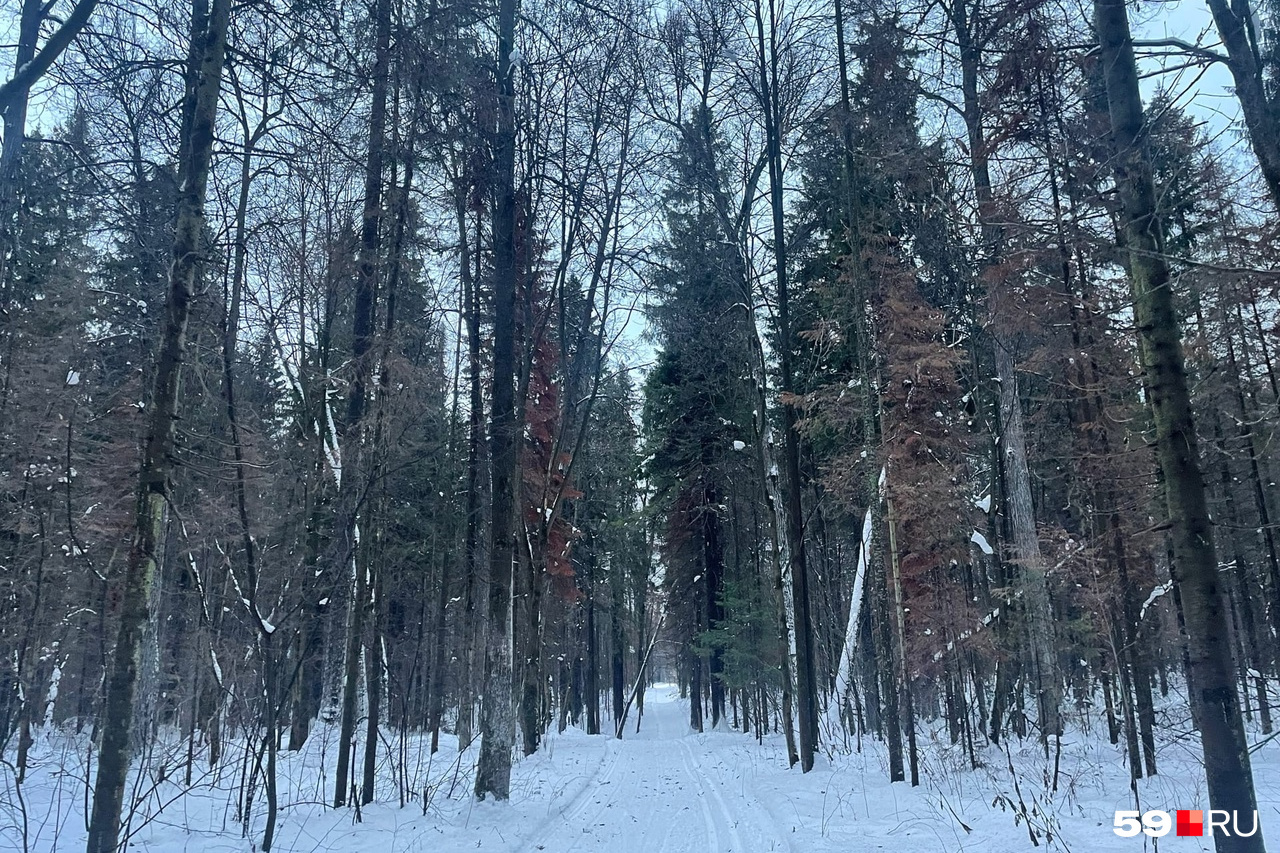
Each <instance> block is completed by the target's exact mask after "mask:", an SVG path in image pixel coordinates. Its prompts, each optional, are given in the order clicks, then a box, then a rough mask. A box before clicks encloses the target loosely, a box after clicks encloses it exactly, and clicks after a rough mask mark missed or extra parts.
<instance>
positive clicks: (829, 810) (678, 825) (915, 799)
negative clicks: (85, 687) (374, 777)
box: [0, 685, 1280, 853]
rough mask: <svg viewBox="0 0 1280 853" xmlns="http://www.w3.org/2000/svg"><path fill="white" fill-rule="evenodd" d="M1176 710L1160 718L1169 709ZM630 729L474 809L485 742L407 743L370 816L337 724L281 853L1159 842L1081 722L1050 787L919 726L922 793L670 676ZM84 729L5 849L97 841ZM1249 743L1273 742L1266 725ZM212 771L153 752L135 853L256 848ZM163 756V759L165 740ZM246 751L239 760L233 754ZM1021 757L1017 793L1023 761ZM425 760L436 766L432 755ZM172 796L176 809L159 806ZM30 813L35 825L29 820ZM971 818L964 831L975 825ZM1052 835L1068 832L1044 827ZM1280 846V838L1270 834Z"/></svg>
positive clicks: (574, 752)
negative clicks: (154, 783)
mask: <svg viewBox="0 0 1280 853" xmlns="http://www.w3.org/2000/svg"><path fill="white" fill-rule="evenodd" d="M1184 703H1185V699H1181V698H1179V696H1177V695H1175V696H1171V697H1170V699H1169V700H1168V703H1167V704H1168V707H1167V708H1165V709H1163V710H1162V711H1161V714H1162V715H1166V716H1167V719H1168V723H1169V725H1170V728H1171V731H1172V732H1174V734H1173V735H1172V736H1165V737H1162V746H1161V751H1160V756H1161V758H1160V760H1161V774H1160V775H1159V776H1156V777H1152V778H1151V779H1146V780H1143V781H1142V782H1141V783H1140V791H1141V800H1142V807H1143V808H1158V809H1164V810H1172V809H1175V808H1188V807H1196V808H1198V807H1201V806H1203V805H1204V804H1205V794H1204V776H1203V770H1201V769H1200V765H1199V761H1200V759H1199V748H1198V744H1197V743H1196V742H1195V741H1194V739H1193V738H1188V737H1186V736H1183V735H1177V734H1176V732H1177V731H1179V730H1180V729H1181V728H1185V727H1186V722H1185V720H1184V719H1183V717H1182V716H1180V715H1182V714H1185V711H1184V710H1183V709H1184V708H1185V704H1184ZM1164 718H1165V716H1162V719H1164ZM632 719H633V725H632V726H631V727H629V728H628V730H627V732H626V734H625V736H624V738H623V739H622V740H617V739H614V738H612V737H610V736H608V735H603V736H598V737H588V736H586V735H585V734H584V733H582V732H581V731H579V730H577V729H570V730H568V731H566V732H564V733H561V734H556V733H552V734H550V735H549V736H548V738H547V739H546V741H545V742H544V745H543V748H542V749H540V750H539V751H538V752H537V753H536V754H535V755H533V756H530V757H528V758H519V759H517V760H516V762H515V765H514V766H513V768H512V787H511V799H510V800H509V801H507V802H502V803H497V802H492V801H486V802H476V801H475V799H474V798H473V797H472V796H471V794H470V787H471V775H470V767H471V766H472V765H473V762H474V757H473V756H474V751H469V752H468V753H467V754H465V755H463V756H462V757H461V758H462V762H461V765H460V766H459V765H458V764H457V761H458V755H457V752H456V749H455V748H454V746H453V744H452V742H449V741H445V742H442V743H441V751H440V753H439V755H437V756H436V757H434V758H432V757H430V756H429V754H428V752H427V751H426V749H427V748H428V747H429V739H426V738H416V739H413V740H412V742H411V743H410V744H409V752H408V753H407V754H406V757H405V760H407V761H408V762H409V770H410V771H411V775H412V777H413V780H414V781H413V783H412V784H413V785H414V788H413V789H414V790H416V791H419V792H421V791H423V790H424V786H425V789H426V790H429V791H432V792H434V793H433V795H432V798H431V804H430V808H429V810H428V812H427V813H426V814H423V812H422V804H421V799H420V797H421V793H419V794H415V796H417V797H419V799H418V800H417V801H416V802H414V801H410V802H409V803H408V804H407V806H406V807H405V808H399V807H398V799H399V797H398V791H397V789H396V787H395V784H394V781H393V780H394V773H393V772H392V767H391V766H390V764H388V762H393V758H392V756H391V755H389V754H386V753H384V754H383V756H382V757H381V759H380V762H381V763H383V767H382V770H381V775H380V780H381V781H380V784H379V791H378V801H377V802H375V803H374V804H372V805H369V806H366V807H365V808H364V809H363V819H362V821H361V822H359V823H357V822H356V818H355V812H354V811H352V810H350V809H345V808H344V809H332V808H329V807H328V806H327V804H326V802H325V800H326V799H327V796H326V792H327V791H328V786H329V776H330V773H331V771H330V770H329V769H328V766H329V764H330V763H331V761H330V760H329V759H331V757H332V755H331V753H332V740H333V737H332V735H334V734H335V732H333V731H332V730H331V729H330V728H326V727H318V728H317V729H316V732H315V734H314V735H313V736H312V738H311V739H310V740H309V741H308V742H307V744H306V746H305V747H304V749H303V750H302V751H300V752H296V753H289V752H282V753H281V770H280V783H281V786H282V787H281V800H280V801H281V809H280V825H279V832H278V835H277V838H276V845H275V848H274V853H426V851H430V853H464V851H471V850H479V851H481V853H485V852H486V851H488V853H529V851H547V853H575V851H576V853H800V851H804V853H850V852H851V851H852V853H1023V851H1026V853H1040V851H1043V853H1082V851H1084V852H1085V853H1139V852H1140V851H1143V850H1146V851H1150V850H1152V849H1154V846H1153V845H1151V844H1150V841H1149V839H1148V840H1147V843H1146V844H1144V843H1143V841H1144V840H1143V839H1140V838H1139V839H1129V838H1118V837H1116V836H1115V834H1114V833H1113V832H1112V830H1111V826H1112V816H1113V814H1114V811H1115V810H1116V809H1131V808H1133V807H1134V806H1133V799H1132V794H1131V792H1130V791H1129V789H1128V772H1127V771H1126V770H1125V768H1124V764H1123V744H1121V745H1118V746H1115V745H1111V744H1110V743H1108V742H1107V737H1106V733H1105V731H1103V732H1101V733H1099V732H1098V731H1097V730H1096V729H1094V730H1087V731H1084V732H1079V731H1074V732H1072V733H1071V735H1070V736H1069V737H1068V738H1067V740H1066V744H1065V748H1064V752H1063V756H1062V774H1063V775H1062V778H1061V786H1060V791H1059V792H1057V793H1056V794H1055V793H1051V792H1049V791H1047V790H1046V784H1047V777H1045V776H1044V773H1043V771H1044V767H1043V758H1042V757H1041V755H1040V750H1039V745H1038V743H1036V742H1035V740H1034V739H1029V740H1027V741H1025V742H1020V743H1016V744H1014V746H1013V753H1012V756H1007V755H1006V754H1005V753H1004V752H1003V748H995V747H986V748H984V749H983V750H980V752H979V758H980V761H981V764H982V766H981V768H980V769H978V770H971V769H969V767H968V758H967V755H966V754H965V752H964V750H963V748H962V747H960V746H956V745H950V744H948V742H947V740H946V731H945V729H935V730H927V729H926V730H925V731H923V732H922V735H923V736H922V750H921V759H922V783H923V784H922V785H921V786H920V787H919V788H911V787H909V786H907V785H906V784H896V785H891V784H889V783H888V781H887V778H886V764H885V760H886V759H885V755H884V751H883V745H881V744H877V743H875V742H874V741H872V740H870V739H868V740H867V741H866V742H865V744H864V745H865V751H864V752H862V753H856V754H852V755H840V754H836V755H833V756H828V755H825V754H823V755H819V756H818V759H817V762H816V764H815V767H814V770H813V772H811V773H807V774H801V773H800V772H799V768H790V769H788V767H787V761H786V751H785V746H784V744H783V740H782V736H781V735H780V734H778V733H777V732H773V733H770V734H769V735H767V736H766V737H765V738H764V742H763V744H760V743H757V741H756V738H755V736H754V735H752V736H748V735H745V734H744V733H742V732H741V731H734V730H732V729H729V728H728V727H725V726H722V728H721V729H720V730H717V731H708V732H706V733H697V732H694V731H692V729H691V728H690V726H689V722H688V719H689V706H688V702H687V701H686V700H683V699H680V698H679V695H678V693H677V691H676V690H675V689H674V688H673V687H672V686H671V685H662V686H659V687H655V688H652V689H651V690H650V691H648V696H647V701H646V703H645V713H644V715H643V717H642V719H641V725H640V731H639V732H636V731H634V719H635V718H634V717H633V718H632ZM85 737H86V735H83V734H82V735H74V734H72V733H70V732H62V731H60V730H46V731H42V732H41V733H40V736H39V737H38V738H37V742H36V744H35V745H34V748H33V753H32V755H33V764H32V770H31V777H30V778H29V780H28V782H27V783H26V784H25V785H24V787H23V790H24V792H25V794H24V799H23V801H22V805H20V804H19V802H18V799H17V797H16V796H15V793H16V792H15V790H14V789H13V786H12V777H11V776H9V775H6V773H5V771H4V768H3V767H0V850H7V849H15V850H20V849H22V848H21V844H20V839H21V832H22V830H21V827H22V825H23V823H24V821H25V822H26V825H27V834H28V842H29V849H30V850H31V851H32V853H63V851H74V850H77V849H83V847H84V818H83V814H82V812H83V808H84V805H85V803H86V802H87V800H86V799H85V789H84V787H83V779H84V778H85V767H84V758H85V755H86V754H87V742H86V740H85ZM1251 737H1254V738H1257V737H1258V734H1257V732H1254V733H1253V734H1252V735H1251ZM1260 747H1261V748H1260V750H1259V752H1258V754H1257V755H1256V756H1255V761H1254V772H1255V777H1256V781H1257V785H1258V793H1259V800H1260V802H1259V811H1260V813H1261V816H1262V823H1263V827H1264V832H1265V831H1266V829H1267V828H1268V824H1271V828H1272V833H1271V834H1272V835H1273V836H1274V835H1275V827H1274V824H1275V820H1276V817H1277V815H1280V760H1277V758H1280V754H1278V753H1280V742H1276V741H1271V742H1267V743H1266V744H1263V745H1260ZM227 749H228V751H227V753H226V757H225V758H224V761H223V762H222V763H221V764H220V765H219V766H218V768H217V769H216V770H214V771H209V770H207V769H205V767H204V766H202V767H201V768H199V770H200V772H198V773H197V774H196V776H197V783H196V786H195V787H193V788H192V789H191V790H190V791H189V792H186V793H183V791H182V790H181V787H180V785H179V784H178V783H177V782H176V781H175V780H176V779H177V777H178V776H179V775H180V774H178V773H177V772H176V770H175V768H178V767H180V766H181V757H182V755H183V754H184V752H185V744H184V743H182V741H181V739H180V738H179V739H177V740H176V741H174V742H173V743H170V744H168V746H167V747H166V748H165V750H158V751H157V753H156V754H155V756H153V757H150V758H143V759H140V760H139V761H138V762H137V763H136V765H135V770H137V771H139V772H143V773H146V774H147V776H146V777H144V778H143V780H142V786H141V787H140V788H138V789H134V788H133V787H132V786H131V790H139V791H145V790H146V789H147V788H148V786H149V785H150V784H151V783H150V782H148V781H147V779H148V778H154V774H155V773H156V772H157V769H159V768H165V767H167V769H168V773H169V775H168V777H167V781H164V782H162V783H159V785H158V787H156V788H155V789H154V791H152V792H151V793H149V794H146V795H145V797H144V800H145V802H144V804H143V810H144V812H145V814H139V815H137V816H135V819H134V821H133V827H134V829H135V830H136V832H137V834H136V835H135V836H134V837H133V838H131V840H130V845H129V850H130V851H131V853H133V851H136V853H179V852H180V851H182V852H183V853H185V852H186V851H192V853H222V851H227V853H254V851H256V850H257V849H258V842H260V840H261V833H262V829H263V825H264V815H263V811H262V802H261V792H259V795H258V797H257V799H256V800H255V806H254V813H253V817H252V820H251V821H250V826H249V827H248V828H247V832H245V830H244V828H242V827H241V825H240V824H239V823H238V822H237V821H236V819H235V801H236V798H237V796H239V795H240V794H241V793H242V792H241V790H240V788H239V783H238V778H239V777H238V773H239V771H240V770H241V769H242V767H243V762H244V755H243V742H242V741H229V742H228V744H227ZM166 750H167V754H166V755H161V753H162V752H166ZM237 756H239V757H237ZM1010 757H1011V758H1012V760H1013V762H1014V763H1015V764H1016V765H1017V767H1018V778H1019V784H1020V786H1021V788H1020V791H1021V795H1019V794H1018V792H1017V791H1015V789H1014V787H1013V786H1012V784H1011V779H1010V778H1009V775H1008V773H1007V770H1006V768H1007V766H1008V761H1009V760H1010ZM424 761H425V762H426V765H425V766H424V764H423V762H424ZM1019 796H1022V797H1025V799H1026V802H1027V807H1028V808H1030V809H1031V810H1032V813H1031V816H1030V817H1031V820H1032V821H1033V822H1034V823H1035V825H1036V828H1037V831H1038V833H1039V844H1040V847H1039V850H1038V851H1037V849H1036V847H1034V846H1033V845H1032V843H1031V841H1030V839H1029V838H1028V830H1027V826H1026V816H1025V815H1024V816H1022V817H1021V818H1020V817H1019V816H1018V815H1017V814H1015V811H1014V803H1015V802H1016V801H1017V799H1018V798H1019ZM161 805H162V807H161ZM24 814H25V817H24ZM962 822H963V823H962ZM1046 831H1051V832H1052V836H1053V838H1052V841H1050V840H1049V839H1048V838H1047V837H1046V836H1045V832H1046ZM1274 843H1275V842H1274V841H1273V844H1274ZM1211 845H1212V842H1211V841H1209V839H1203V838H1175V837H1173V836H1172V835H1170V836H1166V837H1165V838H1162V839H1160V844H1159V850H1160V853H1208V851H1209V850H1210V849H1211Z"/></svg>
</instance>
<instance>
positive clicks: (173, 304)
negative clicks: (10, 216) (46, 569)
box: [87, 0, 231, 853]
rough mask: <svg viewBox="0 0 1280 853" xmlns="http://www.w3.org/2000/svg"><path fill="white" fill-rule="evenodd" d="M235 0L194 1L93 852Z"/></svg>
mask: <svg viewBox="0 0 1280 853" xmlns="http://www.w3.org/2000/svg"><path fill="white" fill-rule="evenodd" d="M230 9H231V2H230V0H212V4H211V5H206V3H205V0H196V2H195V4H194V6H193V9H192V16H191V47H190V53H189V57H188V66H187V82H186V96H185V98H184V101H183V110H182V119H183V122H182V124H183V133H182V137H181V140H180V142H181V149H180V151H179V161H178V174H179V187H180V189H179V194H178V206H177V221H176V227H175V231H174V239H173V262H172V264H171V266H170V267H169V290H168V297H167V299H166V306H165V319H164V324H163V332H162V336H161V340H160V349H159V351H158V352H157V354H156V368H155V380H154V386H153V388H152V392H151V399H150V401H149V406H150V418H149V420H148V425H147V437H146V441H145V444H144V446H143V457H142V467H141V469H140V471H139V475H138V499H137V508H136V511H135V516H134V525H135V532H134V540H133V547H132V550H131V551H130V554H129V561H128V564H127V565H126V568H125V574H124V578H123V588H122V589H121V591H120V600H121V612H120V627H119V632H118V634H117V636H116V646H115V651H114V654H113V661H112V666H111V671H110V674H109V675H108V677H107V683H106V695H105V697H104V699H103V706H102V720H103V724H102V732H101V742H100V746H99V749H98V776H97V781H96V782H95V785H94V791H93V812H92V816H91V818H90V821H89V839H88V845H87V850H88V853H115V850H116V847H117V844H118V841H119V834H120V819H121V810H122V808H123V805H124V791H125V782H126V778H127V776H128V773H129V761H130V739H131V729H132V728H133V712H134V698H135V693H136V689H137V684H138V664H139V654H140V652H141V648H142V637H143V631H144V629H145V627H146V625H147V622H148V619H149V616H150V613H149V604H150V599H151V588H152V581H153V578H154V576H155V571H156V566H157V556H158V550H159V547H160V544H161V535H162V531H163V522H164V510H165V506H166V503H167V500H168V493H169V474H170V471H171V470H172V468H173V432H174V430H173V422H174V419H175V418H176V417H177V414H178V377H179V373H180V371H181V367H182V356H183V349H184V348H185V344H186V333H187V320H188V317H189V316H190V312H191V301H192V299H193V298H194V295H195V279H196V272H197V269H198V267H199V262H200V259H201V255H202V248H203V246H202V244H203V240H204V229H205V219H204V201H205V189H206V187H207V185H208V179H209V164H210V161H211V160H212V157H213V130H214V119H215V116H216V113H217V109H218V92H219V90H220V88H221V85H222V68H223V64H224V63H225V60H226V53H227V21H228V17H229V15H230Z"/></svg>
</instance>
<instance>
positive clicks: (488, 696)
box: [475, 0, 595, 800]
mask: <svg viewBox="0 0 1280 853" xmlns="http://www.w3.org/2000/svg"><path fill="white" fill-rule="evenodd" d="M515 22H516V2H515V0H499V3H498V68H497V72H498V80H497V83H498V130H497V138H496V139H495V140H494V163H493V168H494V174H493V179H494V184H495V194H496V199H495V209H494V213H493V260H494V275H493V278H494V285H493V289H494V292H493V297H494V300H493V301H494V322H493V402H492V406H493V414H492V417H491V419H490V437H489V442H490V447H491V449H492V452H491V458H492V460H493V515H492V520H491V524H490V553H489V590H488V593H489V595H488V611H489V626H488V635H487V638H486V640H485V664H484V669H485V690H484V698H483V702H482V705H481V712H480V736H481V742H480V760H479V763H478V764H477V766H476V785H475V793H476V797H477V799H481V800H483V799H484V798H485V797H487V796H490V795H492V796H493V798H494V799H495V800H505V799H507V798H508V797H509V796H510V794H511V746H512V743H513V742H514V738H515V719H514V708H513V706H512V699H513V697H512V694H511V687H512V684H511V666H512V649H511V639H512V638H511V581H512V571H513V562H514V559H515V520H516V519H515V516H516V461H517V456H518V454H517V447H518V445H517V442H516V438H517V435H518V430H517V424H516V410H515V388H514V383H515V311H516V304H515V294H516V275H517V270H516V246H515V240H516V197H515V195H516V194H515V154H516V150H515V142H516V139H515V137H516V130H515V73H516V69H515V68H513V67H512V64H511V51H512V47H513V46H514V41H515ZM594 699H595V697H592V701H594Z"/></svg>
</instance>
